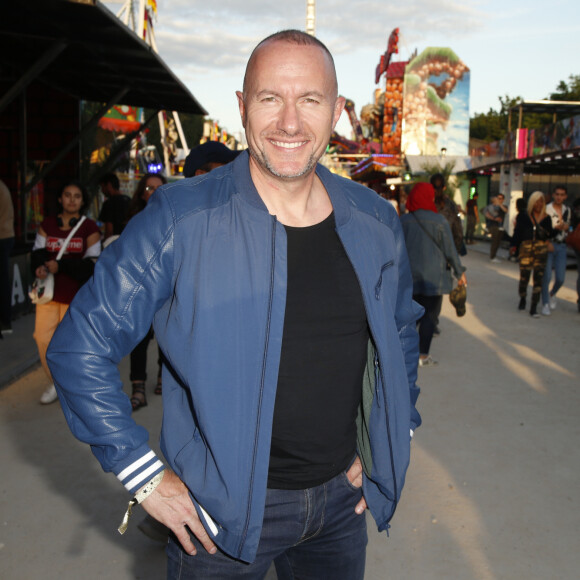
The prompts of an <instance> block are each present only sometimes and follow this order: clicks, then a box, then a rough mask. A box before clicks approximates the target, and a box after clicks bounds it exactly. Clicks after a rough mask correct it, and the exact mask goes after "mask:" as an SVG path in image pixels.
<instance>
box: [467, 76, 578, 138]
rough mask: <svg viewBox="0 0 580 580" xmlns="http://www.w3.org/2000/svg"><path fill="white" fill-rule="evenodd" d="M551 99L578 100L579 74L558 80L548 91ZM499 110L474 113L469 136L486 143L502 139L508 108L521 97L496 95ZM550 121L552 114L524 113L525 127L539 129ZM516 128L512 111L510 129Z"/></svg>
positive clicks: (505, 131) (505, 128) (506, 122)
mask: <svg viewBox="0 0 580 580" xmlns="http://www.w3.org/2000/svg"><path fill="white" fill-rule="evenodd" d="M546 98H547V99H548V100H551V101H580V75H570V76H569V77H568V82H566V81H560V82H559V83H558V85H557V86H556V90H555V91H554V92H553V93H550V95H549V96H548V97H546ZM498 99H499V102H500V107H499V110H498V111H496V110H495V109H492V108H491V107H490V109H489V111H488V112H487V113H476V114H475V115H474V116H473V117H471V119H470V120H469V137H470V138H472V139H481V140H482V141H485V142H487V143H490V142H492V141H499V140H500V139H503V138H504V137H505V135H506V133H507V132H508V117H509V110H510V109H511V108H512V107H514V106H516V105H517V104H518V103H520V102H521V101H523V100H524V99H523V98H522V97H515V98H512V97H510V96H509V95H504V96H503V97H498ZM551 122H552V115H550V114H538V113H525V115H524V126H525V128H527V129H539V128H541V127H543V126H545V125H549V124H550V123H551ZM516 128H517V116H516V117H515V119H514V114H513V113H512V130H514V129H516Z"/></svg>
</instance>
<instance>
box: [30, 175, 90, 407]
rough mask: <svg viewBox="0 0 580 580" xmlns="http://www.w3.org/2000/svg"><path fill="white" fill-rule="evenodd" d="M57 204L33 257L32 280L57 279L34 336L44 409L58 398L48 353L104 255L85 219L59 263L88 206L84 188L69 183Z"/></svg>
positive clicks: (39, 310) (41, 231)
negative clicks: (46, 383) (44, 384)
mask: <svg viewBox="0 0 580 580" xmlns="http://www.w3.org/2000/svg"><path fill="white" fill-rule="evenodd" d="M58 204H59V209H60V213H59V214H58V215H57V216H56V217H47V218H45V219H44V220H43V221H42V223H41V224H40V227H39V228H38V232H37V233H36V239H35V241H34V245H33V247H32V254H31V267H32V274H33V276H35V277H37V278H41V279H44V278H46V276H47V275H48V274H49V273H51V274H53V275H54V295H53V299H52V300H51V301H50V302H48V303H46V304H37V305H36V318H35V324H34V335H33V336H34V340H35V341H36V345H37V347H38V354H39V357H40V363H41V365H42V368H43V369H44V371H45V373H46V375H47V377H48V379H49V380H50V384H49V386H48V387H47V388H46V390H45V391H44V392H43V393H42V396H41V397H40V402H41V403H42V404H43V405H47V404H49V403H54V401H56V400H57V398H58V395H57V392H56V389H55V387H54V383H53V381H52V375H51V372H50V369H49V367H48V365H47V362H46V350H47V348H48V345H49V343H50V341H51V339H52V336H53V334H54V331H55V330H56V327H57V326H58V324H59V323H60V322H61V320H62V319H63V317H64V315H65V313H66V311H67V309H68V307H69V304H70V303H71V302H72V299H73V298H74V296H75V294H76V293H77V292H78V290H79V288H80V287H81V286H82V285H83V284H84V283H85V282H86V281H87V280H88V279H89V278H90V276H91V274H92V273H93V270H94V266H95V260H96V259H97V258H98V257H99V255H100V253H101V233H100V231H99V227H98V226H97V224H96V223H95V222H94V221H93V220H91V219H88V218H85V219H84V221H83V223H82V224H81V225H80V227H79V228H78V229H77V231H76V232H75V233H74V235H73V237H72V239H71V240H70V241H69V243H68V245H67V248H66V250H65V252H64V254H63V256H62V258H61V259H60V260H59V261H57V260H56V257H57V255H58V253H59V250H60V248H61V246H62V244H63V243H64V242H65V240H66V239H67V237H68V234H69V232H70V231H71V230H72V229H73V228H74V227H75V226H76V225H77V224H78V223H79V221H80V219H81V216H82V212H83V211H84V209H85V208H86V207H87V205H88V195H87V192H86V190H85V188H84V186H82V185H81V184H80V183H79V182H77V181H69V182H68V183H66V184H65V185H64V187H62V189H61V190H60V193H59V196H58Z"/></svg>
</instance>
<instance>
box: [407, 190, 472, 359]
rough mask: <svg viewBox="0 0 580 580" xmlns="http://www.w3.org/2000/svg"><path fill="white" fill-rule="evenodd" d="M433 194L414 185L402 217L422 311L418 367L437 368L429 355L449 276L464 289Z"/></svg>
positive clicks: (450, 283) (462, 271)
mask: <svg viewBox="0 0 580 580" xmlns="http://www.w3.org/2000/svg"><path fill="white" fill-rule="evenodd" d="M434 200H435V191H434V188H433V186H432V185H430V184H429V183H417V185H415V186H414V187H413V189H412V190H411V193H410V194H409V197H408V198H407V211H408V212H409V213H406V214H405V215H403V216H401V225H402V226H403V233H404V235H405V244H406V246H407V252H408V253H409V262H410V264H411V272H412V274H413V300H415V301H416V302H418V303H419V304H421V306H423V308H425V313H424V314H423V316H422V317H421V319H420V320H419V323H418V326H419V352H420V354H419V365H420V366H432V365H436V364H438V363H437V361H436V360H435V359H433V357H431V355H430V354H429V349H430V346H431V340H432V338H433V333H434V330H435V327H436V325H437V319H438V316H439V312H440V311H441V303H442V300H443V294H449V293H450V292H451V290H452V289H453V281H452V277H451V273H452V272H453V273H454V274H455V277H456V278H457V280H458V284H459V285H461V286H464V285H467V279H466V277H465V267H464V266H463V265H462V264H461V260H460V259H459V255H458V253H457V249H456V248H455V245H454V243H453V236H452V234H451V229H450V227H449V224H448V223H447V221H446V219H445V218H444V217H443V216H441V215H439V214H438V213H437V211H436V206H435V201H434Z"/></svg>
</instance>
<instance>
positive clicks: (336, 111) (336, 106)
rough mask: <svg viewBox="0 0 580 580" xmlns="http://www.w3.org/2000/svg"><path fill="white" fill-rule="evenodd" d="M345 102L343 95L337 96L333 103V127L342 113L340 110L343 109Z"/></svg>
mask: <svg viewBox="0 0 580 580" xmlns="http://www.w3.org/2000/svg"><path fill="white" fill-rule="evenodd" d="M345 104H346V98H345V97H337V99H336V102H335V103H334V117H333V123H332V128H333V129H334V128H335V127H336V124H337V123H338V120H339V119H340V116H341V115H342V112H343V111H344V105H345Z"/></svg>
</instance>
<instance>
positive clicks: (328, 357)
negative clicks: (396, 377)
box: [268, 214, 369, 489]
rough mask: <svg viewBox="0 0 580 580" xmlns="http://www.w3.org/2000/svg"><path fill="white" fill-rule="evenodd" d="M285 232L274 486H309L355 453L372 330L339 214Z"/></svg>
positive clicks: (331, 473)
mask: <svg viewBox="0 0 580 580" xmlns="http://www.w3.org/2000/svg"><path fill="white" fill-rule="evenodd" d="M286 233H287V238H288V287H287V297H286V314H285V319H284V333H283V340H282V355H281V359H280V371H279V375H278V390H277V393H276V404H275V409H274V425H273V431H272V448H271V452H270V469H269V477H268V487H270V488H281V489H305V488H307V487H313V486H315V485H319V484H321V483H324V482H325V481H328V480H329V479H331V478H332V477H334V476H335V475H337V474H338V473H340V472H341V471H343V470H344V469H346V467H348V465H349V463H350V462H351V461H352V459H353V458H354V454H355V452H356V416H357V411H358V406H359V403H360V400H361V390H362V376H363V372H364V367H365V364H366V351H367V343H368V339H369V331H368V325H367V318H366V312H365V308H364V303H363V299H362V293H361V289H360V286H359V283H358V280H357V277H356V274H355V272H354V269H353V267H352V265H351V263H350V261H349V259H348V257H347V255H346V252H345V251H344V248H343V246H342V244H341V242H340V240H339V238H338V235H337V234H336V231H335V222H334V214H331V215H330V216H329V217H328V218H327V219H325V220H324V221H323V222H321V223H319V224H316V225H314V226H310V227H305V228H294V227H288V226H286Z"/></svg>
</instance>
